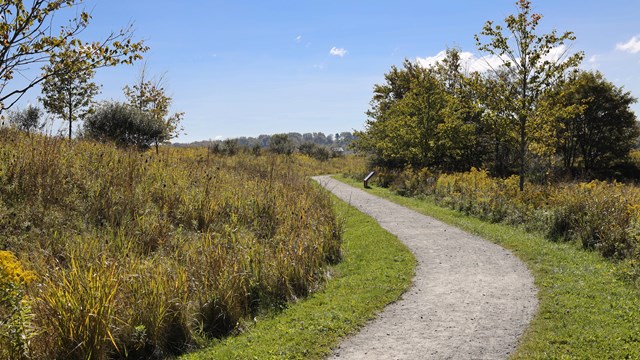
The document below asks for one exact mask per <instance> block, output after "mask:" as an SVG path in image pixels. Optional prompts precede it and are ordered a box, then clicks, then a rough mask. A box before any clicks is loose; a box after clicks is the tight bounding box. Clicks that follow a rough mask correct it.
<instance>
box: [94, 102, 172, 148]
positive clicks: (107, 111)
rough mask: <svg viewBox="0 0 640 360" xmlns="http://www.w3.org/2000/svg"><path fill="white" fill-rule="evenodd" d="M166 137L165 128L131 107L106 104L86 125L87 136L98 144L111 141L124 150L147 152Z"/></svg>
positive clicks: (113, 103)
mask: <svg viewBox="0 0 640 360" xmlns="http://www.w3.org/2000/svg"><path fill="white" fill-rule="evenodd" d="M163 134H164V124H163V123H162V122H161V121H159V120H157V119H155V118H153V117H152V116H150V115H149V114H147V113H145V112H143V111H141V110H139V109H136V108H134V107H132V106H130V105H126V104H121V103H117V102H108V103H104V104H102V105H101V106H100V107H99V108H98V109H97V110H96V111H95V113H93V114H91V115H89V116H88V117H87V119H86V120H85V123H84V135H85V136H86V137H88V138H90V139H94V140H98V141H103V142H105V141H111V142H114V143H115V144H116V145H118V146H121V147H129V146H135V147H138V148H139V149H147V148H149V147H150V146H151V145H152V144H153V143H155V142H156V140H158V139H159V138H160V137H162V136H163Z"/></svg>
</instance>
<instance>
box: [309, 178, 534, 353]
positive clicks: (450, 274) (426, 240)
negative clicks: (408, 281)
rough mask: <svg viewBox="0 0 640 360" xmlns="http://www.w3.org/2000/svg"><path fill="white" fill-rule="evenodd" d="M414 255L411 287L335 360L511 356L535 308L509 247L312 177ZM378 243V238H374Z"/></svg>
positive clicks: (527, 279) (529, 284)
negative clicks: (400, 242)
mask: <svg viewBox="0 0 640 360" xmlns="http://www.w3.org/2000/svg"><path fill="white" fill-rule="evenodd" d="M314 179H315V180H316V181H318V182H319V183H320V184H322V185H323V186H324V187H325V188H327V189H328V190H330V191H331V192H332V193H334V194H335V195H337V196H338V197H339V198H341V199H343V200H344V201H347V202H349V203H350V204H351V205H353V206H355V207H356V208H358V209H359V210H360V211H362V212H364V213H366V214H368V215H369V216H371V217H373V218H375V219H376V220H377V221H378V223H380V225H381V226H382V227H383V228H385V229H386V230H387V231H389V232H390V233H392V234H395V235H396V236H397V237H398V238H399V239H400V240H401V241H402V242H403V243H405V244H406V245H407V247H408V248H409V249H410V250H411V251H412V252H413V253H414V254H415V256H416V258H417V261H418V264H417V267H416V275H415V278H414V279H413V286H412V287H411V288H410V289H409V290H408V291H407V292H406V293H405V294H404V295H403V296H402V298H401V299H400V300H398V301H397V302H395V303H393V304H390V305H389V306H387V307H386V308H385V309H384V310H383V312H382V313H380V314H379V316H378V317H377V318H376V319H375V320H372V321H370V322H369V323H368V324H367V325H366V326H365V327H364V328H362V329H361V331H360V332H359V333H358V334H356V335H354V336H352V337H349V338H347V339H346V340H345V341H344V342H343V343H342V344H341V345H340V346H339V347H338V348H337V349H335V350H334V354H333V356H332V357H331V358H333V359H506V358H508V357H509V354H511V353H512V352H513V351H514V350H515V348H516V346H517V345H518V339H519V338H520V336H521V335H522V334H523V333H524V331H525V329H526V328H527V325H528V323H529V322H530V320H531V319H532V318H533V315H534V314H535V312H536V309H537V306H538V304H537V298H536V293H537V289H536V287H535V285H534V282H533V277H532V276H531V274H530V273H529V271H528V270H527V268H526V267H525V265H524V264H523V263H522V262H521V261H520V260H519V259H518V258H516V257H515V256H514V255H513V254H512V253H511V252H509V251H507V250H505V249H504V248H502V247H500V246H498V245H495V244H493V243H490V242H488V241H486V240H483V239H481V238H479V237H477V236H474V235H471V234H468V233H466V232H464V231H462V230H459V229H457V228H454V227H452V226H449V225H446V224H444V223H442V222H440V221H438V220H435V219H433V218H431V217H428V216H425V215H422V214H419V213H417V212H415V211H413V210H409V209H407V208H405V207H402V206H400V205H396V204H394V203H392V202H390V201H387V200H384V199H381V198H378V197H376V196H373V195H370V194H368V193H366V192H364V191H362V190H359V189H356V188H353V187H351V186H348V185H346V184H344V183H341V182H339V181H337V180H334V179H331V178H330V177H328V176H319V177H315V178H314ZM371 241H375V239H371Z"/></svg>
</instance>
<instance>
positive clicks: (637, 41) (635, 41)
mask: <svg viewBox="0 0 640 360" xmlns="http://www.w3.org/2000/svg"><path fill="white" fill-rule="evenodd" d="M616 50H620V51H624V52H628V53H630V54H636V53H639V52H640V36H634V37H632V38H631V39H629V41H627V42H626V43H618V44H616Z"/></svg>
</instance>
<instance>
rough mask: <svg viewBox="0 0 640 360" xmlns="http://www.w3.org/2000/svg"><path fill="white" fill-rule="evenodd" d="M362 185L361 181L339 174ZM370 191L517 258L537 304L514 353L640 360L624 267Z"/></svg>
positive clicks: (637, 304)
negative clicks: (534, 289) (535, 290)
mask: <svg viewBox="0 0 640 360" xmlns="http://www.w3.org/2000/svg"><path fill="white" fill-rule="evenodd" d="M338 179H339V180H341V181H344V182H346V183H349V184H352V185H354V186H358V187H362V185H361V182H359V181H355V180H351V179H345V178H343V177H339V178H338ZM368 191H369V192H370V193H372V194H375V195H378V196H380V197H383V198H386V199H389V200H392V201H394V202H396V203H398V204H401V205H404V206H406V207H409V208H412V209H415V210H417V211H419V212H421V213H423V214H426V215H429V216H432V217H434V218H437V219H439V220H441V221H444V222H446V223H448V224H451V225H454V226H457V227H459V228H462V229H464V230H466V231H469V232H471V233H474V234H477V235H479V236H482V237H483V238H485V239H488V240H490V241H493V242H495V243H497V244H499V245H501V246H503V247H505V248H507V249H509V250H511V251H512V252H513V253H514V254H516V255H517V256H518V257H519V258H520V259H522V260H523V261H524V262H525V263H526V265H527V267H528V268H529V270H530V271H531V272H532V274H533V276H534V277H535V283H536V286H537V287H538V289H539V293H538V299H539V302H540V305H539V306H540V307H539V310H538V313H537V314H536V316H535V318H534V319H533V321H532V323H531V325H530V327H529V329H528V330H527V332H526V333H525V335H524V337H523V338H522V340H521V343H520V345H519V347H518V349H517V351H516V352H515V353H514V354H513V358H515V359H564V358H566V359H638V358H640V291H639V289H638V288H637V287H635V286H634V285H632V284H630V283H629V282H626V281H624V280H622V277H621V274H622V273H623V269H621V268H620V266H619V265H617V264H615V263H614V262H611V261H609V260H606V259H604V258H603V257H602V256H600V255H599V254H597V253H596V252H591V251H584V250H582V249H579V248H578V246H576V245H574V244H570V243H555V242H551V241H549V240H546V239H545V238H544V237H543V236H542V235H539V234H532V233H527V232H526V231H524V230H522V229H519V228H515V227H511V226H506V225H502V224H493V223H488V222H485V221H481V220H479V219H476V218H472V217H469V216H466V215H463V214H462V213H460V212H457V211H454V210H450V209H445V208H441V207H438V206H437V205H435V204H434V203H433V202H432V201H430V200H428V199H427V200H424V199H416V198H406V197H402V196H399V195H396V194H393V193H392V192H391V191H389V190H387V189H383V188H379V187H374V188H373V189H370V190H368Z"/></svg>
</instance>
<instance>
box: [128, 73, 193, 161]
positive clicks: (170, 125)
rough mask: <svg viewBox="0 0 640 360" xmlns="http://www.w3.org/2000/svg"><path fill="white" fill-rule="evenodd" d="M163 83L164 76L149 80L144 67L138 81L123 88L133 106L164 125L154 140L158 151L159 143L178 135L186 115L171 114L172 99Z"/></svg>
mask: <svg viewBox="0 0 640 360" xmlns="http://www.w3.org/2000/svg"><path fill="white" fill-rule="evenodd" d="M163 83H164V79H163V77H162V76H161V77H160V78H159V79H157V80H148V79H147V76H146V68H145V67H143V68H142V70H141V71H140V77H139V78H138V82H137V83H136V84H135V85H133V86H128V85H127V86H125V87H124V89H123V91H124V94H125V96H126V97H127V100H128V101H129V104H130V105H131V106H133V107H135V108H137V109H139V110H140V111H142V112H145V113H147V114H149V115H150V116H151V117H152V118H154V119H156V120H157V121H158V122H160V123H161V124H162V125H163V131H162V132H161V133H159V134H158V137H157V138H156V139H155V140H154V144H155V147H156V153H158V151H159V150H158V144H160V143H164V142H167V141H169V140H171V139H173V138H174V137H176V136H178V134H179V133H180V131H181V130H182V128H180V122H181V121H182V118H183V117H184V113H183V112H177V113H173V114H169V108H170V107H171V102H172V99H171V97H170V96H168V95H167V94H166V92H165V89H164V85H163Z"/></svg>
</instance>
